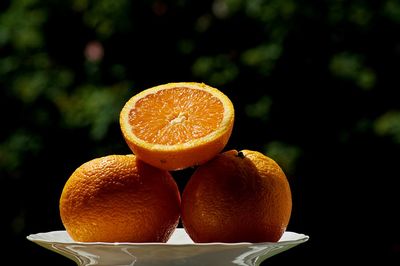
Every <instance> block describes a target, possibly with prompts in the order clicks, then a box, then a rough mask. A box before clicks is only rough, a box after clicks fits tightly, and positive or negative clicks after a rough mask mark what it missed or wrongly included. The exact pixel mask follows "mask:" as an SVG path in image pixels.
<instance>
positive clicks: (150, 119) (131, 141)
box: [120, 82, 234, 170]
mask: <svg viewBox="0 0 400 266" xmlns="http://www.w3.org/2000/svg"><path fill="white" fill-rule="evenodd" d="M233 122H234V108H233V104H232V102H231V101H230V99H229V98H228V97H227V96H226V95H225V94H223V93H222V92H221V91H219V90H218V89H215V88H212V87H210V86H208V85H205V84H203V83H195V82H179V83H168V84H164V85H159V86H156V87H153V88H150V89H147V90H144V91H142V92H140V93H138V94H136V95H135V96H133V97H132V98H131V99H129V100H128V102H127V103H126V104H125V106H124V107H123V108H122V111H121V113H120V126H121V130H122V134H123V136H124V138H125V140H126V142H127V144H128V146H129V147H130V149H131V150H132V152H133V153H135V154H136V155H137V156H138V158H140V159H141V160H143V161H145V162H147V163H149V164H151V165H153V166H155V167H158V168H161V169H165V170H178V169H183V168H186V167H190V166H194V165H199V164H202V163H204V162H206V161H208V160H210V159H211V158H213V157H214V156H215V155H216V154H217V153H219V152H220V151H222V149H223V148H224V147H225V145H226V144H227V142H228V140H229V137H230V135H231V132H232V127H233Z"/></svg>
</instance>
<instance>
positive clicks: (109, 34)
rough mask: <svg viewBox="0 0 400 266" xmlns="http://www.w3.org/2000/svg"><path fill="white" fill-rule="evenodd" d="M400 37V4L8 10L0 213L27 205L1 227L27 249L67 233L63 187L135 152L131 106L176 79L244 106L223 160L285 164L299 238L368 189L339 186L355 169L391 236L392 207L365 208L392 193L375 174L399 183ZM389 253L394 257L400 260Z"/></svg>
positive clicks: (24, 6)
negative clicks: (238, 152) (326, 209)
mask: <svg viewBox="0 0 400 266" xmlns="http://www.w3.org/2000/svg"><path fill="white" fill-rule="evenodd" d="M399 31H400V3H399V1H396V0H383V1H343V0H324V1H315V2H314V1H294V0H252V1H245V0H206V1H183V0H176V1H173V0H137V1H136V0H135V1H128V0H118V1H115V0H96V1H94V0H65V1H54V0H42V1H39V0H13V1H11V0H8V1H7V0H3V1H1V3H0V105H1V107H2V112H1V118H2V122H3V123H2V125H3V126H2V130H1V133H0V178H1V182H2V183H3V185H2V191H1V194H2V197H1V201H2V202H8V201H9V200H8V199H9V197H10V196H8V195H9V193H14V194H13V195H19V196H18V199H15V200H14V201H15V203H14V204H11V205H10V206H7V208H6V213H7V214H6V216H7V217H8V219H6V222H5V223H6V224H5V225H4V227H3V228H5V231H7V232H8V233H7V234H8V236H9V237H10V238H14V237H15V236H17V237H18V240H14V242H13V243H14V244H17V245H18V244H20V243H21V241H22V240H21V237H24V236H25V235H26V234H27V233H30V232H32V231H39V230H40V231H47V230H52V229H54V230H57V229H60V226H61V224H60V221H59V220H57V219H54V217H58V209H57V201H58V198H57V197H58V196H59V191H60V189H61V188H62V186H63V184H64V182H65V180H66V178H68V176H69V174H70V173H71V172H72V171H73V170H74V168H75V167H77V166H78V165H79V164H81V163H83V162H84V161H85V160H89V159H91V158H93V157H97V156H102V155H106V154H110V153H126V152H129V151H128V149H127V148H126V145H124V143H123V140H122V138H121V135H120V132H119V125H118V115H119V111H120V109H121V108H122V106H123V104H124V103H125V101H126V100H127V99H128V98H129V97H131V96H132V95H133V94H135V93H136V92H138V91H140V90H142V89H145V88H147V87H150V86H153V85H158V84H161V83H166V82H171V81H199V82H205V83H208V84H209V85H212V86H215V87H218V88H219V89H221V90H222V91H223V92H224V93H226V94H227V95H228V96H229V97H230V98H231V99H232V101H233V102H234V104H235V109H236V121H235V123H236V124H235V128H234V132H233V135H232V138H231V140H230V143H229V144H228V147H227V148H236V149H243V148H250V149H256V150H260V151H262V152H264V153H266V154H267V155H269V156H271V157H272V158H274V159H275V160H276V161H277V162H278V163H280V164H281V166H282V168H283V169H284V170H285V171H286V172H287V174H288V176H289V180H290V182H291V183H292V186H293V191H294V195H295V198H294V200H295V201H296V202H298V204H299V205H294V206H298V207H295V208H303V209H301V210H298V209H297V211H295V212H294V217H293V219H292V220H293V222H292V226H293V227H294V229H299V230H305V231H307V230H309V232H311V233H312V232H314V231H313V230H316V231H315V232H316V234H317V235H318V233H317V232H318V230H319V229H321V228H322V227H321V226H320V227H318V224H317V225H316V224H315V223H314V222H313V221H314V219H313V215H314V211H315V210H314V209H310V208H311V207H310V205H307V204H312V203H313V202H314V198H312V197H313V196H315V197H320V199H321V201H322V200H323V199H325V200H326V201H328V202H330V201H333V200H332V199H333V198H335V195H336V193H340V194H341V195H343V197H345V196H346V193H347V192H346V191H350V188H353V189H354V190H356V189H357V191H358V184H359V181H356V180H358V179H357V178H353V179H351V178H349V180H350V181H348V182H349V183H348V184H347V187H346V188H343V186H342V185H341V184H340V183H335V181H332V180H336V177H337V176H342V173H343V172H347V173H349V176H356V177H358V176H363V177H364V180H363V182H362V184H363V190H361V192H360V193H362V196H365V198H363V202H364V203H366V204H369V205H368V206H370V208H372V211H371V209H368V210H367V211H365V214H363V215H362V221H363V222H365V221H367V220H368V221H370V222H371V223H372V222H373V223H375V224H376V223H377V224H378V225H381V226H389V225H391V224H394V223H395V222H393V221H392V222H386V220H385V219H384V218H385V217H386V218H387V215H386V214H381V216H380V217H384V218H382V219H383V220H385V222H386V223H385V222H384V221H383V220H382V221H381V220H380V219H377V218H376V219H375V218H371V217H370V216H369V215H368V214H367V213H371V212H373V211H374V210H375V211H376V212H381V210H382V208H380V207H377V205H376V202H374V201H373V200H371V199H370V198H369V197H368V196H369V195H370V194H373V191H374V189H381V190H385V188H386V189H387V190H386V192H388V190H389V192H390V191H392V192H393V190H391V189H393V187H396V186H395V185H394V184H396V183H395V181H393V180H391V181H390V180H387V179H385V182H382V184H386V185H385V187H384V185H376V184H375V183H374V182H373V181H372V180H373V179H372V177H373V176H376V175H379V176H383V177H381V178H384V176H389V175H390V173H391V172H390V171H393V170H394V169H395V168H394V165H396V159H395V158H398V156H397V157H396V156H395V157H392V156H389V155H388V154H391V153H395V154H396V153H397V152H398V151H399V144H400V104H399V101H398V96H397V95H398V93H397V90H398V89H399V80H398V70H399V67H400V65H399V62H400V35H399V34H398V32H399ZM397 155H398V154H397ZM374 156H375V157H374ZM338 158H341V160H342V161H341V162H340V163H339V162H337V160H338ZM390 163H392V164H390ZM388 164H389V165H390V166H388ZM367 166H368V167H367ZM342 167H348V168H349V169H350V170H346V171H344V170H343V169H342ZM326 169H329V171H327V170H326ZM382 169H386V170H382ZM382 171H383V172H382ZM321 172H322V173H324V175H325V176H321V174H320V173H321ZM327 172H328V173H327ZM396 173H397V172H396ZM336 182H337V181H336ZM310 186H315V187H318V189H315V190H313V189H310ZM327 187H329V188H328V192H326V193H325V194H323V193H321V192H320V190H322V189H324V188H327ZM338 190H343V191H342V192H337V191H338ZM10 191H12V192H10ZM296 195H297V196H296ZM299 195H300V196H299ZM307 195H312V196H307ZM348 195H351V193H348ZM384 195H385V196H384V197H383V199H384V200H385V202H386V201H388V202H395V201H396V200H394V198H393V197H392V196H391V195H392V194H391V193H384ZM302 197H304V198H302ZM307 197H308V198H307ZM306 199H308V201H307V200H306ZM383 199H382V200H383ZM336 204H343V205H345V206H352V205H348V204H347V200H345V199H344V198H343V199H342V200H338V201H337V202H336ZM328 205H329V204H328ZM335 206H336V205H335ZM371 206H372V207H371ZM379 206H381V205H379ZM384 206H387V205H384ZM389 206H391V205H389ZM307 208H308V209H307ZM344 208H345V210H347V212H346V214H343V215H347V216H350V217H353V218H354V216H353V213H352V212H351V211H350V207H344ZM346 208H348V209H346ZM387 208H389V207H387ZM352 209H353V208H352ZM357 209H358V210H360V207H359V206H358V207H357ZM48 210H50V211H49V212H48ZM361 210H362V208H361ZM301 212H303V213H305V214H304V216H307V215H308V216H307V217H306V218H305V221H303V220H301V219H302V217H303V216H302V215H301V214H299V213H301ZM325 215H327V216H328V214H325ZM374 217H377V216H374ZM325 218H326V220H332V219H331V218H327V217H325ZM371 219H372V220H371ZM394 221H395V220H394ZM360 223H361V222H360ZM397 225H398V224H397ZM336 226H337V227H335V228H338V227H339V226H340V221H339V225H337V224H336ZM351 226H354V225H351ZM367 227H368V226H367V225H366V226H365V228H367ZM389 227H390V226H389ZM389 229H391V228H389ZM337 230H338V231H339V229H337ZM385 231H386V230H385ZM318 240H319V239H318V237H316V243H318ZM321 241H323V240H321ZM388 243H389V244H388V245H390V243H395V242H393V240H390V241H388ZM396 243H398V242H396ZM393 245H394V246H393V247H388V248H387V249H385V252H386V253H384V254H386V255H388V254H389V255H390V254H391V255H390V256H393V254H397V255H398V246H397V253H396V252H395V251H393V250H396V248H395V247H396V246H395V244H393ZM320 246H321V247H322V246H324V245H320ZM315 248H317V249H318V247H315ZM387 250H392V251H387ZM321 254H322V253H321ZM323 254H326V253H323ZM336 255H337V254H335V256H336ZM32 256H34V255H32ZM43 256H47V253H46V254H45V255H43ZM298 256H299V255H298ZM310 256H311V255H310ZM312 256H314V255H312ZM321 256H322V255H321ZM390 256H389V258H390ZM60 263H61V262H60ZM272 263H273V261H272Z"/></svg>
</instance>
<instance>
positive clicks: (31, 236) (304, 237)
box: [26, 228, 310, 247]
mask: <svg viewBox="0 0 400 266" xmlns="http://www.w3.org/2000/svg"><path fill="white" fill-rule="evenodd" d="M177 229H183V228H177ZM51 233H64V234H67V235H68V233H67V231H66V230H55V231H48V232H40V233H33V234H29V235H28V236H27V237H26V238H27V239H28V240H29V241H32V242H35V243H44V244H45V243H48V244H62V245H85V246H96V245H101V246H132V247H133V246H176V247H183V246H213V245H214V246H244V245H245V246H249V245H277V244H283V245H285V244H300V243H303V242H306V241H308V240H309V238H310V237H309V236H308V235H306V234H303V233H297V232H293V231H285V232H284V234H287V233H289V234H295V235H296V236H298V237H299V238H298V239H294V240H282V241H277V242H235V243H227V242H207V243H182V244H180V243H162V242H101V241H99V242H82V241H52V240H49V239H43V238H40V236H41V235H49V234H51Z"/></svg>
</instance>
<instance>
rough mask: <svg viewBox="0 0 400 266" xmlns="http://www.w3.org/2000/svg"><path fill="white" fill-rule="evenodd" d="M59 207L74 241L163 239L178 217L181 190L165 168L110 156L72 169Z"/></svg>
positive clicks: (65, 225)
mask: <svg viewBox="0 0 400 266" xmlns="http://www.w3.org/2000/svg"><path fill="white" fill-rule="evenodd" d="M59 207H60V215H61V220H62V223H63V224H64V227H65V229H66V230H67V232H68V234H69V235H70V236H71V237H72V239H74V240H75V241H83V242H96V241H102V242H166V241H167V240H168V239H169V237H170V236H171V234H172V233H173V231H174V230H175V228H176V227H177V225H178V222H179V216H180V194H179V190H178V187H177V184H176V183H175V181H174V180H173V178H172V176H171V175H170V174H169V173H168V172H167V171H164V170H160V169H158V168H155V167H153V166H150V165H148V164H146V163H144V162H142V161H140V160H138V159H137V158H136V157H135V156H134V155H109V156H105V157H101V158H97V159H94V160H91V161H89V162H87V163H84V164H83V165H81V166H80V167H78V168H77V169H76V170H75V171H74V172H73V173H72V175H71V176H70V178H69V179H68V180H67V182H66V183H65V186H64V189H63V191H62V194H61V198H60V205H59Z"/></svg>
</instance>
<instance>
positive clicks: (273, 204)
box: [181, 150, 292, 242]
mask: <svg viewBox="0 0 400 266" xmlns="http://www.w3.org/2000/svg"><path fill="white" fill-rule="evenodd" d="M291 209H292V198H291V191H290V187H289V183H288V180H287V178H286V176H285V174H284V172H283V171H282V169H281V168H280V167H279V165H278V164H277V163H276V162H275V161H273V160H272V159H271V158H269V157H267V156H265V155H263V154H262V153H259V152H257V151H250V150H243V151H241V152H237V151H235V150H231V151H227V152H225V153H222V154H219V155H217V156H216V157H215V158H214V159H212V160H211V161H209V162H207V163H205V164H203V165H201V166H199V167H198V168H197V169H196V170H195V172H194V173H193V175H192V176H191V178H190V179H189V181H188V183H187V185H186V187H185V189H184V191H183V195H182V205H181V218H182V222H183V226H184V228H185V230H186V232H187V233H188V235H189V236H190V237H191V238H192V240H193V241H195V242H275V241H278V240H279V239H280V237H281V236H282V234H283V233H284V231H285V230H286V227H287V225H288V223H289V218H290V214H291Z"/></svg>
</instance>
